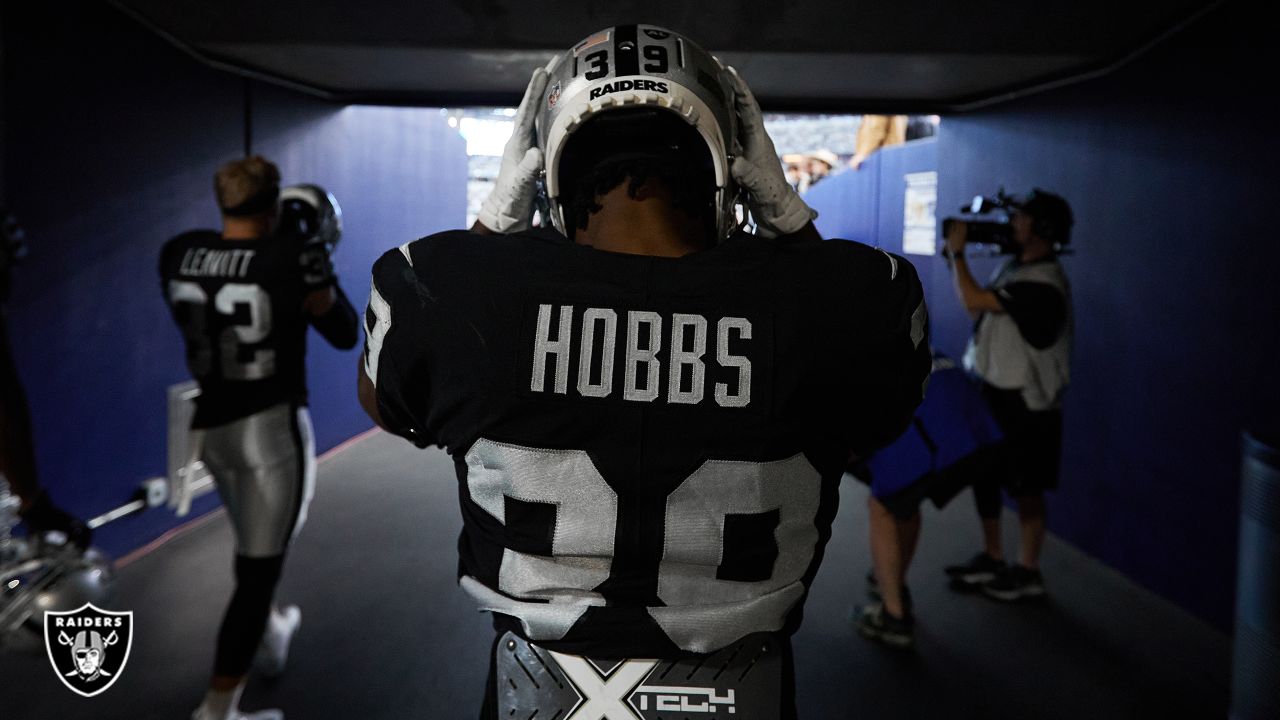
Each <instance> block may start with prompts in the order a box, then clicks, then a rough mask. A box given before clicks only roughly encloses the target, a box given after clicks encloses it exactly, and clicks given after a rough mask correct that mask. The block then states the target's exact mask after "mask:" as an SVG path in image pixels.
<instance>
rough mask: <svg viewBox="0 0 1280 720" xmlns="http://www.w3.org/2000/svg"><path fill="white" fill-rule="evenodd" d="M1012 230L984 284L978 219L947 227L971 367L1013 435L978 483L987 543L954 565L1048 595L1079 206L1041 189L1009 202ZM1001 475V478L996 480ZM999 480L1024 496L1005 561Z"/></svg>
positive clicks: (971, 575)
mask: <svg viewBox="0 0 1280 720" xmlns="http://www.w3.org/2000/svg"><path fill="white" fill-rule="evenodd" d="M1008 208H1009V213H1010V217H1009V223H1008V229H1009V230H1010V231H1011V232H1010V233H1009V236H1008V241H1009V242H1007V243H1000V244H1001V246H1002V250H1003V251H1004V252H1006V253H1010V254H1012V255H1013V257H1011V258H1009V259H1008V260H1007V261H1005V262H1004V263H1002V264H1001V266H1000V267H999V268H998V269H997V271H996V273H995V274H994V276H993V277H992V280H991V282H990V284H989V285H987V286H986V287H983V286H980V285H979V284H978V282H977V281H976V280H975V279H974V277H973V273H972V272H971V270H970V269H969V265H968V262H967V261H966V260H965V255H964V252H965V245H966V243H967V242H968V238H969V235H970V230H971V227H970V223H969V222H949V223H947V224H946V226H945V230H944V231H945V233H946V247H945V248H944V250H943V256H944V257H945V258H947V260H948V262H949V264H950V265H951V268H952V274H953V277H954V281H955V287H956V293H957V295H958V296H959V298H960V301H961V303H962V304H963V305H964V308H965V310H966V311H968V312H969V314H970V315H971V316H972V317H973V318H974V320H975V321H976V322H975V326H974V332H973V336H972V338H970V341H969V344H968V347H967V348H966V351H965V355H964V366H965V368H966V369H967V370H968V371H969V372H970V373H972V374H973V375H975V376H976V377H977V378H979V379H981V380H982V383H983V387H982V390H983V395H984V396H985V397H986V399H987V402H988V403H989V404H990V406H991V411H992V414H993V415H994V416H995V418H996V421H997V423H998V424H999V425H1000V426H1001V429H1002V430H1003V432H1004V434H1005V448H1006V450H1007V452H1006V453H1005V455H1004V461H1003V462H1002V463H1001V465H1000V467H999V468H998V469H997V472H996V477H994V478H992V481H993V482H992V483H990V484H989V485H988V486H984V487H980V486H977V485H975V487H974V496H975V500H976V501H977V506H978V514H979V516H980V518H981V520H982V524H983V531H984V540H985V544H986V548H985V550H984V552H981V553H978V554H977V555H976V556H975V557H974V558H973V559H972V560H970V561H969V563H968V564H966V565H959V566H953V567H951V568H948V574H949V575H951V576H952V577H953V578H958V579H961V580H962V581H963V582H964V583H966V584H969V585H974V586H980V587H981V589H982V590H983V592H984V593H986V594H987V595H989V596H991V597H993V598H995V599H998V600H1017V599H1021V598H1023V597H1033V596H1038V595H1042V594H1044V585H1043V581H1042V579H1041V577H1040V573H1039V569H1038V567H1039V555H1040V546H1041V544H1042V543H1043V538H1044V531H1045V508H1044V499H1043V492H1044V491H1046V490H1052V489H1055V488H1056V487H1057V483H1058V465H1059V460H1060V458H1061V454H1062V410H1061V407H1062V396H1063V393H1064V391H1065V390H1066V386H1067V382H1068V380H1069V378H1070V355H1071V345H1072V335H1073V331H1072V323H1073V319H1072V311H1071V293H1070V287H1069V285H1068V282H1067V276H1066V273H1065V272H1064V271H1063V269H1062V265H1061V264H1060V263H1059V262H1058V258H1057V256H1058V253H1059V251H1060V250H1061V249H1062V247H1063V246H1065V245H1066V244H1067V243H1069V242H1070V239H1071V226H1072V224H1073V219H1072V214H1071V209H1070V206H1069V205H1068V204H1067V202H1066V200H1064V199H1063V198H1061V197H1060V196H1058V195H1054V194H1052V193H1048V192H1045V191H1043V190H1040V189H1038V188H1037V189H1035V190H1033V191H1032V192H1031V193H1030V195H1028V196H1027V197H1026V198H1024V199H1021V200H1014V201H1012V202H1010V203H1008ZM997 480H998V484H997V483H996V482H995V481H997ZM1000 486H1003V487H1004V489H1005V490H1007V491H1008V492H1009V494H1010V495H1012V496H1013V497H1014V498H1015V499H1017V501H1018V510H1019V515H1020V518H1021V528H1022V534H1021V542H1020V544H1019V557H1018V561H1017V564H1016V565H1012V566H1006V565H1005V564H1004V561H1003V553H1002V551H1001V541H1000V526H999V515H1000V508H1001V505H1000V493H999V489H1000Z"/></svg>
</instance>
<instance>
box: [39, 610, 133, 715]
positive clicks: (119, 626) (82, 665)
mask: <svg viewBox="0 0 1280 720" xmlns="http://www.w3.org/2000/svg"><path fill="white" fill-rule="evenodd" d="M44 645H45V649H46V650H48V652H49V662H50V663H51V664H52V665H53V671H54V672H55V673H56V674H57V675H58V679H60V680H62V684H63V685H66V686H67V687H68V688H70V689H71V691H72V692H74V693H77V694H79V695H83V696H85V697H93V696H95V695H98V694H100V693H103V692H105V691H106V689H107V688H109V687H111V686H112V685H113V684H115V681H116V680H117V679H119V678H120V673H122V672H124V666H125V663H127V662H129V649H130V647H131V646H132V645H133V612H132V611H130V612H112V611H110V610H103V609H101V608H98V607H95V606H94V605H93V604H91V603H88V604H85V605H84V606H82V607H81V608H80V609H78V610H72V611H70V612H46V613H45V614H44Z"/></svg>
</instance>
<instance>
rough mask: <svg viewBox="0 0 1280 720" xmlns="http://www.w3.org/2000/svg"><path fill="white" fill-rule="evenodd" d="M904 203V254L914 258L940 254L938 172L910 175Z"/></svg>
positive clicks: (908, 175) (906, 176)
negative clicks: (937, 214) (914, 256)
mask: <svg viewBox="0 0 1280 720" xmlns="http://www.w3.org/2000/svg"><path fill="white" fill-rule="evenodd" d="M903 178H904V179H905V180H906V181H907V190H906V198H905V200H906V201H905V202H904V203H903V206H902V252H903V253H910V254H912V255H936V254H937V252H938V241H937V238H938V219H937V216H936V215H935V210H936V208H937V206H938V173H937V172H935V171H932V170H930V171H929V172H918V173H907V174H906V175H904V176H903Z"/></svg>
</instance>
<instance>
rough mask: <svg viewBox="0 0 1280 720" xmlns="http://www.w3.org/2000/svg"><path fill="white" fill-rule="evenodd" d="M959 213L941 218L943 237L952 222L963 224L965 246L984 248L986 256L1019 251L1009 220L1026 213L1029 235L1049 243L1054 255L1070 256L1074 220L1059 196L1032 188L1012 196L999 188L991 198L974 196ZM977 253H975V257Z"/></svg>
mask: <svg viewBox="0 0 1280 720" xmlns="http://www.w3.org/2000/svg"><path fill="white" fill-rule="evenodd" d="M960 212H961V213H962V215H961V216H960V217H949V218H944V219H943V221H942V235H943V237H944V238H945V237H946V236H947V234H948V233H949V232H950V231H951V228H952V227H954V225H953V224H954V223H965V224H966V225H967V226H968V228H969V231H968V242H969V244H971V245H978V246H980V247H981V248H985V249H986V251H987V254H989V255H1016V254H1018V253H1019V252H1020V251H1021V248H1019V247H1018V244H1017V243H1016V242H1015V241H1014V239H1013V225H1012V224H1010V222H1009V221H1010V219H1011V218H1012V217H1013V215H1014V213H1026V214H1027V215H1029V216H1031V232H1032V234H1034V235H1036V236H1039V237H1041V238H1043V239H1045V240H1048V241H1049V242H1050V243H1052V245H1053V251H1054V253H1055V254H1058V255H1066V254H1069V253H1070V250H1068V249H1067V245H1068V244H1070V242H1071V227H1072V225H1074V224H1075V218H1074V217H1073V216H1072V213H1071V206H1070V205H1069V204H1067V201H1066V200H1064V199H1063V198H1062V196H1060V195H1055V194H1053V193H1051V192H1047V191H1045V190H1041V189H1040V188H1033V189H1032V190H1031V192H1030V193H1028V194H1027V195H1024V196H1022V197H1014V196H1012V195H1007V194H1005V191H1004V188H1000V189H999V190H997V191H996V195H995V197H993V198H989V197H983V196H982V195H978V196H977V197H975V198H974V199H973V202H971V203H969V204H968V205H967V206H965V207H962V208H960ZM981 252H982V251H981V250H979V254H981Z"/></svg>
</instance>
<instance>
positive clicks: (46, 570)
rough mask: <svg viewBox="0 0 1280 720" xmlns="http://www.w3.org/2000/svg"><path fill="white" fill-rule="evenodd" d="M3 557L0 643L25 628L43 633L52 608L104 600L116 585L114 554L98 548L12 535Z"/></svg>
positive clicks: (1, 566) (77, 606)
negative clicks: (108, 554)
mask: <svg viewBox="0 0 1280 720" xmlns="http://www.w3.org/2000/svg"><path fill="white" fill-rule="evenodd" d="M5 550H6V551H7V552H6V555H7V558H5V559H4V560H3V561H2V562H0V644H5V643H6V640H7V639H8V638H11V637H12V636H13V635H14V634H15V633H18V632H20V631H21V630H22V629H23V628H25V629H27V630H30V631H32V632H36V633H40V632H43V627H44V614H45V613H46V612H48V611H50V610H55V611H66V610H76V609H78V608H79V607H80V606H82V605H84V604H85V603H95V604H98V605H101V604H104V603H105V602H106V601H108V600H110V598H111V595H112V592H113V591H114V589H115V569H114V567H113V565H112V562H111V559H110V558H109V557H107V556H106V555H105V554H103V553H102V552H101V551H99V550H98V549H96V548H89V549H88V550H86V551H85V552H83V553H81V552H80V551H79V550H77V549H76V548H75V547H74V546H73V545H70V544H66V545H50V544H47V543H43V542H40V541H30V540H27V539H25V538H10V540H9V541H8V547H7V548H5Z"/></svg>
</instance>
